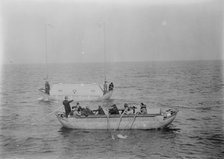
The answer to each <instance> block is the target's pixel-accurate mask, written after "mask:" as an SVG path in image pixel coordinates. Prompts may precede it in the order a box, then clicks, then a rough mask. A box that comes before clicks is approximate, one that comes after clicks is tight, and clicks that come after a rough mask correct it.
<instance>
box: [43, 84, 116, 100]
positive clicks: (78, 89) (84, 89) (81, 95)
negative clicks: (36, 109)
mask: <svg viewBox="0 0 224 159" xmlns="http://www.w3.org/2000/svg"><path fill="white" fill-rule="evenodd" d="M39 93H40V95H41V100H43V101H53V100H59V101H62V100H64V98H65V96H68V97H69V98H70V99H73V100H74V101H100V100H107V99H110V98H111V96H112V94H113V89H110V90H108V91H106V92H105V91H104V90H103V88H102V86H100V85H99V84H96V83H91V84H83V83H81V84H63V83H58V84H54V85H52V87H51V89H50V91H49V93H47V91H46V89H45V88H40V89H39Z"/></svg>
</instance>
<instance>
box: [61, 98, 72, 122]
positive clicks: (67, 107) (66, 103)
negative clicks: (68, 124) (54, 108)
mask: <svg viewBox="0 0 224 159" xmlns="http://www.w3.org/2000/svg"><path fill="white" fill-rule="evenodd" d="M71 102H73V100H68V96H65V100H64V101H63V105H64V108H65V116H66V118H67V117H68V115H69V114H70V113H71V107H70V103H71Z"/></svg>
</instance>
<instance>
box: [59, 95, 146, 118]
mask: <svg viewBox="0 0 224 159" xmlns="http://www.w3.org/2000/svg"><path fill="white" fill-rule="evenodd" d="M71 102H73V100H69V99H68V96H65V100H64V101H63V105H64V109H65V117H68V116H73V115H75V116H86V117H87V116H89V115H105V114H106V113H105V111H104V110H103V108H102V107H101V106H100V105H99V106H98V109H96V110H91V109H90V108H89V107H88V106H86V107H81V106H80V104H79V102H77V103H76V105H75V106H72V107H71V106H70V103H71ZM135 109H137V107H135V106H128V104H127V103H125V104H124V108H123V109H118V108H117V106H116V104H113V105H112V106H111V107H110V108H109V110H108V113H109V115H116V114H117V115H119V114H120V115H123V114H124V115H128V114H136V112H135ZM137 113H138V114H147V108H146V105H145V104H144V103H141V105H140V112H137Z"/></svg>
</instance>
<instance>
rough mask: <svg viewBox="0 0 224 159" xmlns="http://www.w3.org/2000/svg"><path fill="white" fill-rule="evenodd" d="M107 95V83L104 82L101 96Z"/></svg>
mask: <svg viewBox="0 0 224 159" xmlns="http://www.w3.org/2000/svg"><path fill="white" fill-rule="evenodd" d="M106 93H107V81H104V85H103V94H106Z"/></svg>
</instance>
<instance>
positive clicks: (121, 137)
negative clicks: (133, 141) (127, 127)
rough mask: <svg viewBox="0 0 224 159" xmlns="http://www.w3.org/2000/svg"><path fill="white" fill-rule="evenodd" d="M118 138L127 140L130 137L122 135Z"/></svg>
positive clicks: (118, 135)
mask: <svg viewBox="0 0 224 159" xmlns="http://www.w3.org/2000/svg"><path fill="white" fill-rule="evenodd" d="M117 137H118V138H120V139H126V138H127V137H128V136H127V135H122V134H117Z"/></svg>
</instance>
